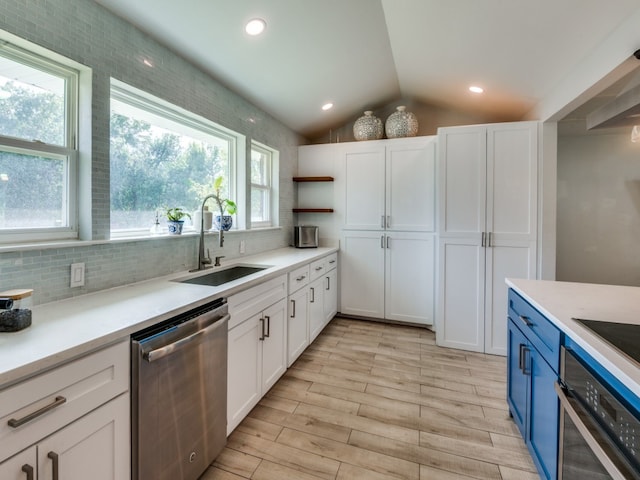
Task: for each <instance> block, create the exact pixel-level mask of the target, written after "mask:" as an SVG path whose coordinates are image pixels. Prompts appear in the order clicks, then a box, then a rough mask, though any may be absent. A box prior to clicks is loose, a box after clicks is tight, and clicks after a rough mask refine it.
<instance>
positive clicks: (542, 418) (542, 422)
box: [526, 347, 559, 480]
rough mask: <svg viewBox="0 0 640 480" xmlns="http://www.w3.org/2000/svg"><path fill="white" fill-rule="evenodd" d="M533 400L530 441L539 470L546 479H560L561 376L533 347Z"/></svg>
mask: <svg viewBox="0 0 640 480" xmlns="http://www.w3.org/2000/svg"><path fill="white" fill-rule="evenodd" d="M530 371H531V400H530V404H529V418H528V422H527V432H528V434H527V437H526V440H527V443H528V446H529V451H530V452H531V454H532V457H533V461H534V462H535V463H536V466H537V467H538V472H540V474H541V476H542V477H543V478H545V479H548V480H551V479H555V478H556V471H557V468H558V462H557V456H558V418H559V416H558V408H559V407H558V395H557V394H556V391H555V389H554V383H555V382H556V381H557V380H558V376H557V375H556V373H555V372H554V371H553V369H552V368H551V367H550V366H549V364H548V363H547V362H546V361H545V360H544V357H543V356H542V355H541V354H540V353H538V351H537V350H536V349H535V348H533V347H532V348H531V365H530Z"/></svg>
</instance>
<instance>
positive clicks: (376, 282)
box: [340, 231, 385, 318]
mask: <svg viewBox="0 0 640 480" xmlns="http://www.w3.org/2000/svg"><path fill="white" fill-rule="evenodd" d="M384 240H385V238H384V234H382V233H381V232H357V231H343V232H342V238H341V242H340V311H341V312H342V313H345V314H348V315H360V316H364V317H373V318H384Z"/></svg>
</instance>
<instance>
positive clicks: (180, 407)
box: [131, 299, 229, 480]
mask: <svg viewBox="0 0 640 480" xmlns="http://www.w3.org/2000/svg"><path fill="white" fill-rule="evenodd" d="M228 321H229V315H228V313H227V304H226V301H225V300H224V299H221V300H218V301H215V302H212V303H210V304H207V305H204V306H202V307H200V308H197V309H194V310H192V311H189V312H186V313H184V314H182V315H179V316H177V317H175V318H172V319H170V320H168V321H165V322H161V323H160V324H157V325H154V326H153V327H150V328H147V329H145V330H142V331H140V332H138V333H136V334H134V335H132V337H131V383H132V388H131V465H132V479H133V480H136V479H137V480H165V479H166V480H195V479H197V478H198V477H199V476H200V475H201V474H202V473H203V472H204V471H205V470H206V469H207V466H208V465H209V464H210V463H211V462H212V461H213V460H214V459H215V458H216V457H217V456H218V454H219V453H220V452H221V451H222V449H223V448H224V446H225V444H226V435H227V324H228Z"/></svg>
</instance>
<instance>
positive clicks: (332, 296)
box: [322, 269, 338, 325]
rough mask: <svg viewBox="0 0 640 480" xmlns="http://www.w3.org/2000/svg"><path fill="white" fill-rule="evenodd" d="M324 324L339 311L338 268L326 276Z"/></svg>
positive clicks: (323, 296)
mask: <svg viewBox="0 0 640 480" xmlns="http://www.w3.org/2000/svg"><path fill="white" fill-rule="evenodd" d="M322 298H323V301H324V324H325V325H326V324H327V323H329V322H330V321H331V319H332V318H333V317H335V316H336V313H338V270H336V269H333V270H331V271H329V272H328V273H327V274H326V275H325V276H324V292H323V295H322Z"/></svg>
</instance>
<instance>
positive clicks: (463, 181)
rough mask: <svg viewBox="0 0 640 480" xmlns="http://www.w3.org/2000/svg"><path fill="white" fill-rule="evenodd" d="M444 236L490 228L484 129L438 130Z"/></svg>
mask: <svg viewBox="0 0 640 480" xmlns="http://www.w3.org/2000/svg"><path fill="white" fill-rule="evenodd" d="M438 149H439V154H440V162H439V171H440V182H439V187H440V190H439V192H440V194H439V197H440V206H439V208H440V217H439V222H440V235H446V236H449V235H454V236H465V235H471V236H473V238H474V240H475V237H478V238H477V240H478V242H480V235H481V234H482V232H484V231H485V225H486V203H485V198H486V169H487V130H486V127H483V126H472V127H450V128H441V129H439V130H438Z"/></svg>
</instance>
